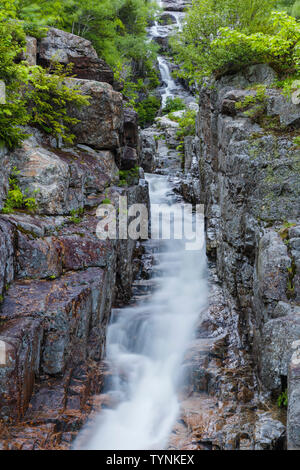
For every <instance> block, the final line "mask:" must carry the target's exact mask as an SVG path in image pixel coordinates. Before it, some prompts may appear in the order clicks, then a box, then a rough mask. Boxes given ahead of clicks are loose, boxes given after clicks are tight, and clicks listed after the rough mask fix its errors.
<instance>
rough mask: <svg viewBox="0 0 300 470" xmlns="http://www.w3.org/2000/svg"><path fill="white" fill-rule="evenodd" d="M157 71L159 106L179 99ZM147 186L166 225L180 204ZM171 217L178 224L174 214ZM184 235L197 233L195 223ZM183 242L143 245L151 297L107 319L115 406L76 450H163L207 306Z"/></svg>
mask: <svg viewBox="0 0 300 470" xmlns="http://www.w3.org/2000/svg"><path fill="white" fill-rule="evenodd" d="M170 13H172V15H173V17H174V18H175V19H176V23H175V27H180V21H181V19H182V15H183V14H182V13H178V12H170ZM171 30H172V27H171ZM169 32H170V25H165V26H161V25H159V24H158V23H157V22H156V23H155V24H154V26H152V27H151V28H150V31H149V34H150V37H151V39H153V38H154V37H155V36H162V37H163V36H167V35H168V34H169ZM158 64H159V69H160V73H161V77H162V81H163V87H162V88H161V96H162V106H164V105H165V103H166V100H167V98H168V97H169V96H171V97H172V96H175V95H178V94H179V95H180V92H181V91H182V92H183V93H184V91H183V89H182V87H181V86H180V85H178V84H176V83H175V81H174V79H173V78H172V76H171V72H170V69H169V65H168V61H167V60H166V58H164V57H162V56H159V57H158ZM178 170H180V159H179V165H178ZM147 180H148V183H149V189H150V201H151V215H152V224H153V223H159V222H158V220H159V219H157V218H156V217H155V215H156V214H155V211H156V210H160V211H161V208H160V209H159V208H158V206H157V205H158V204H165V205H166V206H165V209H164V210H163V211H162V219H168V218H169V210H168V207H169V206H170V205H171V204H173V203H174V202H178V196H175V194H174V192H173V191H172V184H171V183H170V181H169V180H168V177H167V176H162V175H148V176H147ZM174 217H175V219H176V218H179V219H181V218H182V212H181V209H180V207H177V209H176V211H175V215H174ZM185 223H186V220H185ZM189 223H190V224H191V221H190V222H189ZM197 223H199V221H198V222H197ZM200 224H201V227H198V230H200V231H202V233H203V231H204V227H203V220H201V221H200ZM171 225H172V224H171ZM185 228H188V229H190V230H192V229H193V228H195V220H194V221H193V223H192V226H190V227H186V226H185ZM185 242H186V240H184V239H182V240H177V239H176V240H174V239H170V240H149V241H148V242H145V244H144V245H145V250H146V252H147V253H150V254H151V255H152V257H153V259H154V266H153V271H152V277H151V279H150V284H151V288H150V292H149V289H148V292H147V291H146V295H145V296H141V297H140V298H139V300H138V301H137V302H136V303H135V304H134V305H132V306H129V307H126V308H123V309H120V310H115V311H114V312H113V315H112V321H111V325H110V327H109V331H108V336H107V361H108V363H109V364H110V365H111V369H112V370H113V371H114V375H113V379H112V384H111V386H110V389H109V390H108V394H109V395H110V396H111V397H114V399H115V401H116V405H115V406H114V407H112V408H111V409H106V410H104V411H102V412H101V413H100V414H99V416H98V417H97V418H96V419H95V421H94V422H93V423H92V424H91V425H90V429H87V430H86V431H85V434H86V435H85V437H84V439H80V444H78V447H80V448H85V449H104V450H116V449H119V450H126V449H164V448H166V446H167V445H168V440H169V436H170V433H171V431H172V428H173V427H174V424H175V422H176V419H177V417H178V415H179V411H180V403H179V398H178V388H179V385H180V382H181V381H182V377H181V375H182V374H181V373H180V371H181V370H182V369H181V367H180V366H181V363H182V360H183V358H184V354H185V352H186V349H187V348H188V346H189V344H190V342H191V340H192V338H193V332H194V329H195V324H196V321H197V319H199V315H201V311H203V309H204V308H205V307H206V305H207V285H206V256H205V247H204V246H202V248H201V250H199V251H187V250H186V249H185V248H186V245H185ZM148 282H149V281H148Z"/></svg>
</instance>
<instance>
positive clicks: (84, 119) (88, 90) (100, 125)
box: [67, 78, 124, 150]
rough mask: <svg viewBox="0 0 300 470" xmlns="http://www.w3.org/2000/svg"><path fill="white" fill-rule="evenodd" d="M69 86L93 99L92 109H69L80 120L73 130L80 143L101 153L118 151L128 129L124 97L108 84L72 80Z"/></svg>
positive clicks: (91, 102) (69, 81)
mask: <svg viewBox="0 0 300 470" xmlns="http://www.w3.org/2000/svg"><path fill="white" fill-rule="evenodd" d="M67 83H68V86H70V87H74V88H77V89H79V90H80V91H81V93H82V94H84V95H87V96H90V106H88V107H84V108H81V109H77V108H74V107H71V108H70V109H69V112H70V115H71V116H72V117H74V118H76V119H79V120H80V123H79V124H77V125H75V126H73V127H72V132H73V133H74V134H75V136H76V142H77V143H78V144H84V145H88V146H91V147H93V148H96V149H99V150H103V149H104V150H115V149H117V148H118V147H119V146H120V134H122V133H123V126H124V115H123V102H122V95H121V94H120V93H118V92H116V91H114V90H113V88H112V87H111V86H110V85H109V84H108V83H99V82H96V81H90V80H80V79H76V78H74V79H68V80H67Z"/></svg>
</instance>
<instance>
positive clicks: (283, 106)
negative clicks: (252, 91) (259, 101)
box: [267, 90, 300, 127]
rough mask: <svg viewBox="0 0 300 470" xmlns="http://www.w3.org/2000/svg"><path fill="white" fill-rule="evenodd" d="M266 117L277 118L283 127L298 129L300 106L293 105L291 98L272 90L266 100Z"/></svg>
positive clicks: (299, 125)
mask: <svg viewBox="0 0 300 470" xmlns="http://www.w3.org/2000/svg"><path fill="white" fill-rule="evenodd" d="M267 114H268V116H278V117H279V119H280V122H281V124H283V125H284V126H291V125H293V126H296V127H300V104H294V103H293V102H292V100H291V98H288V97H286V96H284V95H283V94H282V93H280V92H279V91H275V90H272V93H271V94H270V96H269V97H268V100H267Z"/></svg>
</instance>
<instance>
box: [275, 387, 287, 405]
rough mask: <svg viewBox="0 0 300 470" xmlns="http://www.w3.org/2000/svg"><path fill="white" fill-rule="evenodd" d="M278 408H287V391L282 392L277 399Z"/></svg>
mask: <svg viewBox="0 0 300 470" xmlns="http://www.w3.org/2000/svg"><path fill="white" fill-rule="evenodd" d="M277 405H278V408H287V406H288V393H287V390H285V391H284V392H282V393H281V394H280V395H279V397H278V398H277Z"/></svg>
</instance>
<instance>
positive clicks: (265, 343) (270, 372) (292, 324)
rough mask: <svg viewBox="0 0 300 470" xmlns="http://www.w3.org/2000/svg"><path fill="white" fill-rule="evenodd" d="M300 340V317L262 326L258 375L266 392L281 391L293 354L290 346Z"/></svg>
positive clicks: (291, 317)
mask: <svg viewBox="0 0 300 470" xmlns="http://www.w3.org/2000/svg"><path fill="white" fill-rule="evenodd" d="M299 338H300V316H299V315H297V314H291V315H289V316H286V317H283V318H277V319H274V320H269V321H268V322H267V323H265V324H264V326H263V328H262V333H261V339H260V343H259V348H260V357H261V360H260V375H261V378H262V381H263V384H264V386H265V387H266V389H267V390H271V391H274V392H277V393H278V394H279V393H280V391H281V387H282V382H281V378H282V377H287V375H288V367H289V363H290V359H291V356H292V354H293V350H292V344H293V343H294V341H297V340H299Z"/></svg>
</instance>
